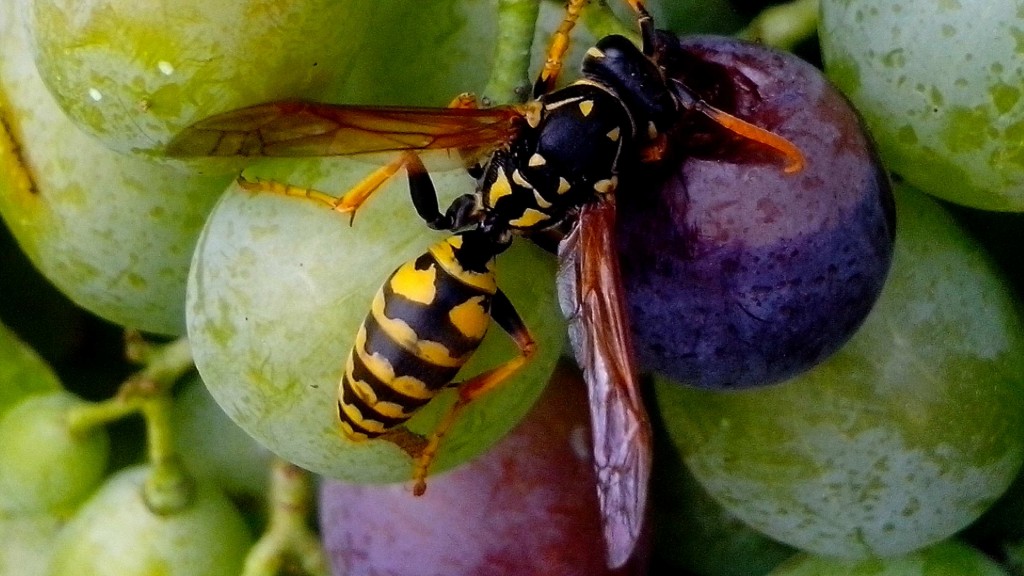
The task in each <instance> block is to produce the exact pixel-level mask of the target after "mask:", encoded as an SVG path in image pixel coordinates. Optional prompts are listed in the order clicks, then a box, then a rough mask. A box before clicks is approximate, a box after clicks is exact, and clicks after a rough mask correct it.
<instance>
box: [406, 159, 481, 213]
mask: <svg viewBox="0 0 1024 576" xmlns="http://www.w3.org/2000/svg"><path fill="white" fill-rule="evenodd" d="M405 169H406V172H408V174H409V195H410V196H411V197H412V205H413V207H415V208H416V213H417V214H419V215H420V218H422V219H423V221H424V222H426V223H427V226H428V227H430V228H431V229H433V230H455V229H456V228H461V227H463V226H465V225H467V224H470V223H472V222H473V221H474V219H475V218H476V215H477V213H478V212H479V210H478V209H477V207H476V196H474V195H473V194H463V195H462V196H459V197H458V198H456V199H455V200H454V201H453V202H452V203H451V206H449V207H448V210H447V211H446V212H445V213H444V214H441V212H440V211H439V210H438V205H437V190H436V189H435V188H434V181H433V180H431V179H430V173H429V172H427V168H426V166H424V165H423V162H421V161H420V159H419V158H418V157H416V156H413V157H411V158H410V159H409V162H408V164H406V167H405Z"/></svg>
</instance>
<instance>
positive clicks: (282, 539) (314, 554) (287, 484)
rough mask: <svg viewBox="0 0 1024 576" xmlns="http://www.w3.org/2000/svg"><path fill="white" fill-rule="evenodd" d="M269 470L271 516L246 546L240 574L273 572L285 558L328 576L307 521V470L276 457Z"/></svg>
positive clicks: (309, 489) (309, 492)
mask: <svg viewBox="0 0 1024 576" xmlns="http://www.w3.org/2000/svg"><path fill="white" fill-rule="evenodd" d="M270 474H271V477H270V520H269V521H268V523H267V529H266V531H265V532H264V533H263V536H261V537H260V539H259V541H257V542H256V544H255V545H253V547H252V549H250V550H249V555H248V557H247V558H246V560H245V567H244V569H243V570H242V576H275V575H276V574H278V573H280V570H281V568H282V567H283V566H284V564H285V562H286V561H294V562H295V563H296V564H297V565H298V567H299V568H300V569H301V570H302V571H303V572H304V573H306V574H309V575H310V576H328V574H329V570H328V568H327V558H326V556H325V555H324V551H323V548H322V547H321V546H320V540H319V538H317V536H316V535H315V534H314V533H313V531H312V530H310V528H309V526H308V524H307V521H308V518H309V513H310V508H311V502H312V499H313V497H312V494H313V488H312V482H311V480H310V474H309V472H306V471H305V470H303V469H302V468H299V467H298V466H295V465H294V464H291V463H289V462H286V461H285V460H282V459H280V458H276V459H274V462H273V463H272V465H271V473H270Z"/></svg>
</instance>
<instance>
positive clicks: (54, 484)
mask: <svg viewBox="0 0 1024 576" xmlns="http://www.w3.org/2000/svg"><path fill="white" fill-rule="evenodd" d="M81 403H82V400H80V399H79V398H77V397H76V396H74V395H73V394H71V393H69V392H63V391H61V392H51V393H49V394H38V395H34V396H30V397H28V398H25V399H24V400H22V401H21V402H20V403H18V404H17V405H15V406H14V407H13V408H11V409H10V410H8V411H7V412H5V413H4V415H3V417H2V418H0V512H8V513H44V512H45V513H50V514H59V515H66V514H68V513H69V512H70V511H71V510H72V509H73V508H74V507H76V506H77V505H78V504H79V503H80V502H82V501H83V500H85V498H86V497H88V496H89V494H90V493H91V492H92V491H93V489H94V488H95V487H96V486H97V485H98V484H99V483H100V481H101V480H102V479H103V475H104V473H105V472H106V468H107V458H108V456H109V452H110V439H109V438H108V436H107V432H106V430H104V429H102V428H100V429H94V430H90V431H88V432H87V433H84V434H78V433H74V432H73V431H71V430H70V429H69V428H68V425H67V420H66V414H67V411H68V409H70V408H72V407H74V406H78V405H80V404H81Z"/></svg>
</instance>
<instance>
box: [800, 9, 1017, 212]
mask: <svg viewBox="0 0 1024 576" xmlns="http://www.w3.org/2000/svg"><path fill="white" fill-rule="evenodd" d="M820 35H821V44H822V52H823V55H824V60H825V67H826V71H827V72H828V75H829V77H830V78H831V79H832V80H833V81H834V82H835V83H836V84H837V85H838V86H839V88H840V89H842V90H843V91H844V92H845V93H846V94H847V95H848V96H849V97H850V99H851V100H853V102H854V104H855V105H856V106H857V108H858V109H859V110H860V112H861V113H862V114H863V115H864V119H865V120H866V122H867V124H868V126H869V127H870V129H871V132H872V134H874V136H875V138H876V139H877V140H878V143H879V146H880V149H881V152H882V156H883V159H884V160H885V162H886V163H887V165H888V166H889V168H890V169H892V170H893V171H895V172H896V173H897V174H899V175H900V176H902V177H903V178H905V179H906V180H907V181H909V182H910V183H911V184H914V185H915V186H917V187H918V188H920V189H922V190H924V191H926V192H928V193H931V194H934V195H936V196H939V197H941V198H944V199H946V200H951V201H953V202H957V203H960V204H965V205H967V206H973V207H976V208H984V209H991V210H1013V211H1022V210H1024V4H1022V3H1021V2H1020V1H1019V0H943V1H938V0H895V1H889V2H875V1H872V0H822V2H821V23H820Z"/></svg>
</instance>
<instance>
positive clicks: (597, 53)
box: [587, 46, 604, 58]
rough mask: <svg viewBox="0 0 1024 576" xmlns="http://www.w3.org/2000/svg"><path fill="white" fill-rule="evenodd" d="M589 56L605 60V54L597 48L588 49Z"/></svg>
mask: <svg viewBox="0 0 1024 576" xmlns="http://www.w3.org/2000/svg"><path fill="white" fill-rule="evenodd" d="M587 56H590V57H591V58H604V52H601V50H599V49H598V47H597V46H591V47H590V48H587Z"/></svg>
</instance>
